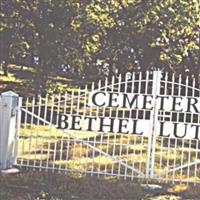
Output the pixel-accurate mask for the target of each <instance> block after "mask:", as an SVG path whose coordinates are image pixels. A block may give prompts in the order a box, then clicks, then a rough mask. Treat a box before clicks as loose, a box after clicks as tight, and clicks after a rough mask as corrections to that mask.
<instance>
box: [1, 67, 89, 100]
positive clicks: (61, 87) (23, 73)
mask: <svg viewBox="0 0 200 200" xmlns="http://www.w3.org/2000/svg"><path fill="white" fill-rule="evenodd" d="M8 68H9V73H8V76H4V75H3V70H2V68H1V67H0V93H1V92H3V91H8V90H12V91H13V92H16V93H18V94H19V95H20V96H23V97H29V96H34V95H35V94H37V91H38V89H37V88H35V86H34V85H35V84H36V81H35V80H36V78H35V77H36V69H34V68H32V67H26V66H23V69H21V66H17V65H12V64H11V65H9V67H8ZM81 85H85V81H82V80H76V79H75V78H73V77H69V75H68V76H67V75H66V74H64V73H59V74H52V75H50V76H49V79H48V83H47V86H48V93H49V94H53V93H60V92H63V91H65V90H66V89H69V88H76V87H77V86H81Z"/></svg>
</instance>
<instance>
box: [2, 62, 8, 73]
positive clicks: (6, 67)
mask: <svg viewBox="0 0 200 200" xmlns="http://www.w3.org/2000/svg"><path fill="white" fill-rule="evenodd" d="M3 75H4V76H8V63H7V62H6V61H5V62H4V64H3Z"/></svg>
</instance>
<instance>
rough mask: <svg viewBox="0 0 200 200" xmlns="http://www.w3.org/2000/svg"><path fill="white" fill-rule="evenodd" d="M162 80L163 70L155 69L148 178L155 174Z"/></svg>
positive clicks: (148, 152)
mask: <svg viewBox="0 0 200 200" xmlns="http://www.w3.org/2000/svg"><path fill="white" fill-rule="evenodd" d="M160 81H161V72H160V71H154V73H153V88H152V95H153V102H154V107H153V110H152V113H151V120H150V123H151V124H150V132H149V133H150V135H149V139H148V150H147V164H146V178H148V177H149V176H150V177H151V178H153V176H154V162H155V148H156V132H157V130H156V128H157V127H158V125H157V123H158V121H157V117H158V105H157V101H156V97H157V95H159V92H160Z"/></svg>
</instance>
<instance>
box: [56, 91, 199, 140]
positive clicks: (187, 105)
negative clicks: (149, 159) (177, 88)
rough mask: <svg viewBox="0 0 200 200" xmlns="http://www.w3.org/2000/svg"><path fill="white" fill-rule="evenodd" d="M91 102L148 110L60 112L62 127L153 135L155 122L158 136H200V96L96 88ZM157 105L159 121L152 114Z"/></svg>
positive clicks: (92, 105)
mask: <svg viewBox="0 0 200 200" xmlns="http://www.w3.org/2000/svg"><path fill="white" fill-rule="evenodd" d="M88 106H91V107H99V108H112V109H115V110H116V112H117V110H128V111H129V113H131V111H136V115H137V111H138V112H143V113H144V114H143V117H134V116H131V115H129V116H125V115H122V116H117V115H116V116H97V115H96V116H89V115H75V114H74V115H68V114H60V117H59V123H58V128H61V129H71V130H85V131H96V132H105V133H130V134H137V135H144V136H149V134H150V130H151V129H152V124H153V126H155V127H154V130H155V134H157V135H158V136H163V137H172V138H185V139H198V140H200V134H199V132H200V98H198V97H183V96H164V95H157V96H153V95H142V94H133V93H117V92H104V91H95V92H91V93H90V94H89V101H88ZM154 109H156V110H157V111H158V112H157V119H158V120H157V121H156V122H154V121H152V119H153V116H151V115H152V113H153V112H151V111H152V110H154ZM145 113H150V114H149V117H145V115H146V114H145Z"/></svg>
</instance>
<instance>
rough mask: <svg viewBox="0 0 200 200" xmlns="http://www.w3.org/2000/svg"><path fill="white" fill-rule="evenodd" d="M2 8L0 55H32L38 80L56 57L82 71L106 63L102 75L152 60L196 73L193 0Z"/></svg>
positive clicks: (199, 22) (7, 2)
mask: <svg viewBox="0 0 200 200" xmlns="http://www.w3.org/2000/svg"><path fill="white" fill-rule="evenodd" d="M0 16H1V18H2V20H1V25H0V37H1V43H0V45H1V47H2V49H3V52H2V54H1V60H5V61H7V62H10V63H11V62H12V63H23V64H24V62H25V63H26V61H27V60H31V59H32V60H33V57H34V56H38V57H39V63H38V66H37V68H36V69H37V71H38V74H42V75H38V77H36V79H35V80H37V82H38V85H39V86H41V85H42V82H45V81H46V80H47V79H48V76H49V74H50V73H51V72H56V71H57V70H61V69H60V66H61V65H68V66H70V69H71V70H72V69H73V73H75V74H76V75H77V76H80V77H82V76H86V77H88V74H90V73H91V69H93V71H94V72H93V74H102V75H103V74H104V72H105V71H104V70H105V66H107V68H108V74H107V75H112V74H113V73H115V72H116V70H118V72H121V73H125V72H126V71H133V70H134V71H135V70H138V69H140V70H142V71H145V70H148V69H150V68H152V67H155V66H156V67H159V68H165V69H166V70H170V71H173V72H177V73H183V74H184V73H186V72H187V73H188V72H189V73H190V74H195V75H196V76H197V77H198V73H196V72H197V71H198V72H199V53H200V47H199V46H200V44H199V43H200V42H199V31H200V14H199V2H198V0H191V1H186V0H178V1H177V0H159V1H158V0H155V1H141V0H111V1H104V0H103V1H99V0H92V1H89V0H86V1H82V0H68V1H66V0H51V1H50V0H45V1H38V0H33V1H28V0H20V1H19V0H17V1H16V0H2V2H1V12H0ZM98 63H101V64H98ZM27 65H35V63H34V62H31V63H30V62H29V63H28V64H27ZM97 71H98V72H97ZM41 77H42V78H41ZM95 79H96V77H95ZM42 87H43V85H42Z"/></svg>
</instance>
